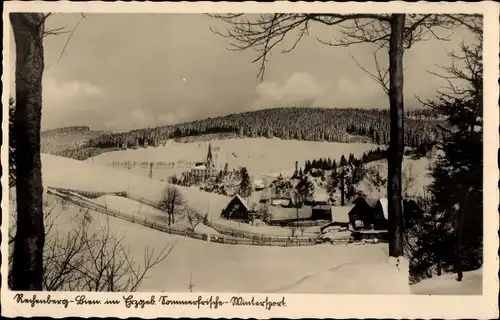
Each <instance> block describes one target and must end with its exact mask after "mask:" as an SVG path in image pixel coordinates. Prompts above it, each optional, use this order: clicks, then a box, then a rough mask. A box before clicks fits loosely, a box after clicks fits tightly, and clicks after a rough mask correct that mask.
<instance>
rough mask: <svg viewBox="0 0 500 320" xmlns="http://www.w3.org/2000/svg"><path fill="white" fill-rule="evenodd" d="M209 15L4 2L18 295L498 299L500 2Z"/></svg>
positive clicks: (6, 267)
mask: <svg viewBox="0 0 500 320" xmlns="http://www.w3.org/2000/svg"><path fill="white" fill-rule="evenodd" d="M89 5H90V3H89ZM89 7H90V6H89ZM108 7H109V6H108ZM47 8H49V7H47ZM80 8H83V7H80ZM219 8H221V7H219ZM302 8H304V6H302ZM333 8H334V7H333ZM387 8H389V7H387ZM482 8H483V9H482V10H483V11H484V10H485V8H493V9H495V10H496V11H497V13H498V6H496V7H495V6H493V7H491V6H490V7H485V6H483V7H482ZM347 9H348V8H347ZM11 10H12V9H11ZM197 10H198V12H189V13H188V12H175V11H172V12H156V13H154V12H140V11H137V12H134V11H127V12H113V11H112V10H109V12H106V10H102V11H99V10H97V11H95V12H94V11H89V12H87V11H88V10H80V11H67V10H65V11H61V12H59V11H60V10H59V9H58V6H56V5H54V6H52V10H50V9H48V10H47V9H45V10H39V11H40V12H35V11H30V12H23V10H20V11H19V12H16V11H15V10H14V11H12V12H7V13H4V19H5V21H4V27H5V29H6V31H4V46H5V50H7V51H8V52H7V53H5V56H4V78H3V81H4V95H3V101H4V104H5V103H8V105H9V108H8V111H9V112H8V114H7V108H6V107H5V108H3V110H4V117H3V119H4V120H3V129H4V131H7V132H8V136H7V135H6V133H4V140H3V141H4V145H3V146H2V167H3V172H4V176H2V186H3V188H2V192H3V195H4V196H3V197H2V218H3V219H2V220H3V225H2V234H8V237H7V235H6V236H5V237H4V239H5V240H4V241H3V243H2V253H4V254H2V275H3V279H2V280H4V281H3V286H2V296H3V295H4V292H5V291H7V290H8V291H9V292H12V293H13V294H12V296H14V293H15V292H25V291H26V292H29V294H28V293H24V294H22V293H17V294H16V296H15V297H14V300H12V298H10V299H11V300H12V303H21V304H22V303H27V304H28V306H29V304H31V307H33V305H36V304H41V305H44V306H43V307H44V308H48V306H49V305H51V303H52V304H58V303H63V304H64V302H61V301H62V300H54V299H56V298H55V297H57V294H66V293H71V292H89V293H90V292H94V293H104V292H105V293H107V294H109V293H113V292H115V293H118V292H120V293H124V292H125V293H131V294H138V295H139V294H141V293H153V292H162V293H169V296H172V299H174V298H173V296H174V295H175V294H176V293H178V294H187V295H194V297H195V299H199V300H201V298H198V295H199V294H202V293H217V294H221V297H222V295H223V294H228V297H229V298H228V300H227V302H221V305H222V304H224V303H227V304H228V305H231V306H249V305H252V306H253V305H258V304H260V302H256V300H257V298H252V297H251V296H248V295H251V294H261V295H262V296H263V297H264V299H265V302H263V303H264V304H265V306H266V307H265V309H267V308H269V310H271V307H272V308H273V310H275V309H277V308H279V307H282V308H285V305H286V302H285V298H286V297H288V295H289V294H298V295H300V296H301V297H307V296H308V295H311V294H317V295H353V296H352V299H354V298H355V297H356V296H355V295H363V297H365V296H366V295H374V296H376V295H409V296H415V297H418V296H426V297H430V296H433V297H435V296H438V297H439V296H472V297H474V296H475V297H477V298H481V296H483V295H484V294H485V290H486V289H485V287H484V286H485V283H486V282H488V281H486V280H485V279H486V278H485V274H484V270H485V263H486V262H485V259H486V258H485V257H486V255H487V253H486V251H485V244H484V243H485V232H486V230H487V229H486V227H487V226H486V222H485V221H486V220H485V219H486V218H485V215H486V208H488V210H489V211H491V212H490V214H491V215H495V214H496V217H492V219H498V211H497V208H498V202H497V201H498V198H495V199H491V200H492V201H493V203H492V202H491V201H490V204H489V205H487V204H486V200H485V196H484V193H485V192H483V191H484V188H485V187H483V185H485V183H486V181H485V179H488V178H491V179H492V180H491V182H494V185H497V181H498V171H497V169H498V168H497V167H496V166H495V167H493V168H491V165H490V168H489V170H493V171H491V172H490V173H487V172H485V170H486V166H485V165H484V163H485V157H486V156H485V155H486V154H488V155H487V157H489V160H488V163H490V164H491V163H496V157H497V155H496V151H495V150H496V148H497V146H498V140H496V139H497V138H495V137H493V138H489V140H488V141H492V142H493V143H494V145H493V147H492V150H493V152H489V153H486V151H485V147H486V146H485V142H484V141H485V139H486V138H485V130H486V128H485V122H483V119H485V118H487V114H488V113H487V112H488V111H487V110H486V107H485V104H484V101H486V100H485V98H484V97H483V91H484V90H485V89H484V87H485V86H486V85H485V82H484V76H483V61H484V58H483V52H484V51H485V47H484V46H483V44H484V43H485V41H486V39H483V37H484V34H485V31H484V30H485V28H486V25H485V16H484V14H483V13H467V12H461V13H449V12H446V13H439V12H438V13H432V12H424V13H417V12H408V13H398V12H395V13H393V12H390V10H387V11H386V12H387V13H383V12H377V11H373V12H366V11H360V12H359V13H356V12H355V13H349V12H348V11H346V8H345V6H344V10H338V13H335V11H334V10H331V11H328V12H323V11H322V10H318V11H314V10H311V11H310V12H292V11H293V10H294V9H293V6H292V7H291V10H292V11H287V10H283V11H282V12H284V13H279V12H278V13H275V12H265V11H262V12H259V11H252V12H247V13H234V12H230V13H224V12H223V10H220V12H208V13H207V12H204V11H203V7H199V8H198V9H197ZM495 10H493V11H495ZM42 11H43V12H42ZM210 11H211V10H210ZM242 11H243V10H242ZM315 12H316V13H315ZM436 12H437V11H436ZM490 21H491V19H490ZM496 23H497V26H496V27H495V26H494V27H493V28H496V29H498V14H497V16H496ZM496 32H498V30H497V31H496ZM6 37H7V38H6ZM496 40H498V39H496ZM496 40H495V39H493V40H492V42H493V44H494V45H493V48H494V49H495V50H496V53H494V55H497V56H498V41H496ZM490 41H491V40H490ZM495 43H497V45H496V46H495ZM490 48H491V46H490ZM5 50H4V52H5ZM490 56H491V54H490ZM491 65H492V64H491V63H490V66H491ZM493 65H494V64H493ZM497 67H498V65H497ZM495 72H496V75H498V70H496V71H495ZM5 82H7V83H5ZM493 85H495V84H493ZM497 86H498V84H497ZM495 90H498V88H497V89H495ZM497 93H498V91H497ZM490 97H491V96H490ZM496 99H497V100H498V96H497V97H496ZM490 102H491V103H494V105H493V108H495V105H497V104H496V102H493V100H492V101H490ZM485 112H486V114H485ZM490 112H491V111H490ZM494 112H498V110H494ZM490 114H491V113H490ZM493 115H494V117H496V118H498V114H497V113H493ZM494 121H498V119H496V120H494ZM496 123H497V122H496ZM490 124H491V122H490ZM493 131H498V130H496V129H494V128H493ZM489 132H490V133H491V132H492V130H489ZM497 133H498V132H497ZM6 144H8V146H7V145H6ZM7 147H8V150H7ZM7 167H8V168H7ZM7 172H8V175H6V173H7ZM7 182H8V188H7V184H6V183H7ZM489 185H490V186H491V183H490V184H489ZM495 193H496V195H495ZM490 194H491V192H490ZM493 194H494V196H495V197H498V192H496V191H495V190H493ZM492 210H494V212H493V211H492ZM490 221H491V220H490ZM6 223H7V225H6ZM492 223H493V225H490V227H493V229H492V233H491V234H492V235H493V233H496V231H495V230H494V229H496V227H495V226H494V224H495V223H496V224H498V221H495V220H493V222H492ZM496 241H497V239H496ZM497 245H498V244H495V246H497ZM490 249H494V248H491V247H490ZM495 251H496V249H495ZM490 253H491V254H494V252H490ZM495 256H496V254H495ZM497 258H498V257H497ZM497 258H495V259H497ZM490 262H491V260H490ZM496 264H497V265H496V266H494V267H495V268H498V260H497V262H496ZM490 270H491V269H490ZM495 270H498V269H495ZM5 272H7V273H6V274H5ZM494 272H495V274H496V271H494ZM492 285H494V283H492ZM496 285H497V288H496V289H495V290H498V284H496ZM40 291H41V292H50V293H51V295H49V296H48V298H47V295H46V294H41V293H40ZM32 292H38V293H36V296H35V295H33V294H32ZM52 293H53V294H52ZM245 294H247V295H246V296H245ZM122 296H123V299H125V296H124V295H123V294H121V295H118V296H116V299H121V297H122ZM266 296H268V298H266ZM51 297H52V298H51ZM61 297H62V296H61ZM72 297H73V296H72ZM78 297H81V296H78ZM89 297H90V295H89ZM100 297H101V296H100ZM271 297H272V298H271ZM214 298H215V296H214ZM3 299H4V298H2V300H3ZM37 299H38V300H37ZM51 299H52V300H51ZM68 299H70V300H71V299H73V298H68ZM79 299H80V300H82V299H83V300H85V299H84V298H75V300H74V301H76V304H80V303H78V301H79ZM89 299H90V298H89ZM130 299H132V298H130ZM130 299H129V301H128V303H129V305H130V304H134V303H136V302H131V301H132V300H130ZM145 299H149V296H147V297H146V298H145ZM155 299H158V301H160V302H162V301H163V302H164V301H167V300H165V299H167V298H166V296H161V297H160V295H159V296H158V297H157V298H154V297H153V298H151V301H153V300H155ZM179 299H180V298H179ZM211 299H212V298H210V306H212V300H211ZM218 299H219V296H217V300H218ZM221 299H222V298H221ZM259 299H261V298H259ZM311 299H312V298H311ZM329 299H330V298H329ZM83 300H82V301H83ZM271 300H272V301H271ZM74 301H72V300H71V301H69V302H68V301H67V300H66V306H65V308H66V307H67V306H68V303H72V302H74ZM304 301H307V300H304ZM361 301H362V300H361ZM117 303H118V302H117ZM352 303H354V302H352ZM361 303H362V302H361ZM81 304H87V302H82V303H81ZM88 304H91V303H90V302H88ZM96 304H97V302H96ZM125 304H126V305H127V300H126V299H125ZM140 304H141V303H140V302H139V305H140ZM144 304H146V305H147V302H143V304H142V307H143V308H144ZM151 304H153V305H154V304H155V301H153V302H151ZM162 304H164V303H162ZM289 304H290V302H289ZM17 307H18V305H14V308H17ZM135 307H136V308H137V305H136V306H135ZM379 307H380V308H381V307H383V306H379ZM127 308H128V307H127ZM139 308H140V307H139ZM198 308H200V307H199V304H198ZM221 308H222V307H221ZM448 308H454V306H452V305H449V306H448ZM47 310H48V309H47ZM497 310H498V308H497ZM77 312H78V311H77ZM82 312H83V311H82ZM312 314H314V313H312V312H311V315H312ZM249 315H250V314H249ZM264 316H265V315H264ZM353 316H354V314H353Z"/></svg>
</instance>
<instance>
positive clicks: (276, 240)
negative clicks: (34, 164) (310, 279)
mask: <svg viewBox="0 0 500 320" xmlns="http://www.w3.org/2000/svg"><path fill="white" fill-rule="evenodd" d="M47 192H48V193H51V194H53V195H56V196H58V197H60V198H62V199H64V200H66V201H69V202H72V203H74V204H76V205H78V206H81V207H85V208H88V209H90V210H93V211H96V212H99V213H103V214H106V215H109V216H112V217H115V218H120V219H123V220H126V221H129V222H131V223H137V224H140V225H143V226H145V227H148V228H152V229H155V230H158V231H162V232H165V233H170V234H175V235H180V236H185V237H190V238H193V239H197V240H203V241H210V242H215V243H225V244H237V245H258V246H283V247H289V246H309V245H314V244H316V243H315V241H314V239H313V238H302V239H301V238H299V237H274V236H273V237H269V236H266V237H264V236H259V235H255V234H253V235H251V236H249V235H248V234H245V235H244V236H243V237H242V236H241V234H242V233H245V232H241V233H240V234H238V233H235V232H233V230H230V231H225V233H224V232H220V231H219V230H217V229H216V228H214V229H215V230H217V231H219V233H221V234H222V235H210V239H209V238H208V237H209V235H208V234H200V233H196V232H193V231H191V230H188V229H187V228H186V229H180V228H175V227H174V228H172V227H171V226H166V225H163V224H161V223H156V222H155V221H148V220H147V218H144V219H141V218H138V217H134V216H132V217H131V216H129V215H126V214H123V213H121V212H119V211H116V210H113V209H109V208H106V207H104V206H102V205H99V204H97V203H94V202H92V201H90V200H88V199H87V198H85V197H84V196H82V195H81V194H79V193H78V192H74V191H68V190H64V191H61V189H59V190H55V189H50V188H49V189H48V190H47ZM209 226H210V225H209ZM228 233H231V234H234V235H236V236H230V237H228V236H229V235H230V234H228Z"/></svg>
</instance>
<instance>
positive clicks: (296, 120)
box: [59, 107, 443, 160]
mask: <svg viewBox="0 0 500 320" xmlns="http://www.w3.org/2000/svg"><path fill="white" fill-rule="evenodd" d="M389 121H390V119H389V111H388V110H379V109H354V108H335V109H334V108H311V107H290V108H272V109H263V110H258V111H250V112H243V113H233V114H228V115H225V116H220V117H215V118H207V119H203V120H196V121H191V122H185V123H180V124H174V125H165V126H158V127H151V128H143V129H136V130H131V131H128V132H120V133H101V134H99V135H92V136H90V138H89V140H88V143H87V144H86V145H85V146H84V147H81V148H79V149H78V150H77V149H74V150H72V151H71V152H70V153H68V152H66V154H64V155H63V154H59V155H63V156H69V157H71V158H76V159H80V160H83V159H86V158H88V157H89V156H90V155H89V154H94V155H95V154H99V153H103V152H106V151H109V150H116V149H126V148H137V147H146V146H158V145H160V144H163V143H164V142H166V141H167V140H168V139H175V140H179V141H186V138H187V137H189V140H191V138H192V137H201V136H206V135H211V136H220V137H225V136H229V137H251V138H258V137H266V138H273V137H276V138H280V139H285V140H305V141H328V142H340V143H350V142H373V143H375V144H378V145H386V144H388V142H389ZM442 123H443V121H442V120H438V119H437V115H436V114H435V111H434V110H426V109H421V110H412V111H408V112H407V119H406V121H405V145H406V146H411V147H419V146H421V145H422V144H427V143H432V142H434V141H436V140H438V139H440V137H441V130H439V127H438V126H439V124H442ZM73 128H78V129H73V130H74V131H75V132H82V131H83V132H84V131H85V129H83V128H85V127H73ZM59 130H62V132H65V131H68V130H70V131H71V129H67V128H61V129H59ZM73 135H74V134H72V135H71V136H73ZM83 135H85V134H83ZM59 136H60V135H59ZM75 153H78V154H75Z"/></svg>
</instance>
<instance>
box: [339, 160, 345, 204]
mask: <svg viewBox="0 0 500 320" xmlns="http://www.w3.org/2000/svg"><path fill="white" fill-rule="evenodd" d="M344 175H345V171H344V169H342V171H341V174H340V205H341V206H343V205H344V202H345V181H344Z"/></svg>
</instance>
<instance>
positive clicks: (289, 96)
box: [253, 72, 326, 109]
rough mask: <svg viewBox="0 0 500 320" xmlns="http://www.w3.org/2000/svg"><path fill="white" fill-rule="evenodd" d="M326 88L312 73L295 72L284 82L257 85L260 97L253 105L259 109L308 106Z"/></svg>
mask: <svg viewBox="0 0 500 320" xmlns="http://www.w3.org/2000/svg"><path fill="white" fill-rule="evenodd" d="M325 89H326V88H325V87H323V86H321V85H320V84H319V83H318V81H317V80H316V79H315V78H314V77H313V76H312V75H310V74H308V73H305V72H295V73H293V74H292V75H291V76H290V77H289V78H288V79H286V81H284V82H283V83H282V84H279V83H276V82H263V83H261V84H259V85H257V88H256V92H257V95H258V98H257V99H256V100H255V102H254V104H253V107H254V109H259V108H266V107H275V106H278V105H279V106H290V105H294V104H300V105H302V106H308V105H312V104H314V102H315V101H316V99H317V98H318V97H319V96H321V95H323V94H324V93H325Z"/></svg>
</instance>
